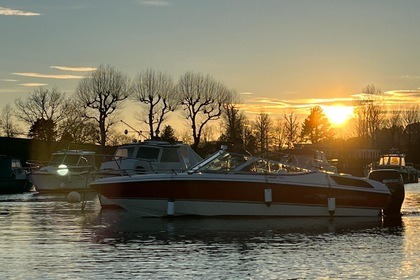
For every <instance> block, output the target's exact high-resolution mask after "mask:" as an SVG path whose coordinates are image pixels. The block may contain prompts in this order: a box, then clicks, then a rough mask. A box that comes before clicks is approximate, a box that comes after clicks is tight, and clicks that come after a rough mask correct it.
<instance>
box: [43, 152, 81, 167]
mask: <svg viewBox="0 0 420 280" xmlns="http://www.w3.org/2000/svg"><path fill="white" fill-rule="evenodd" d="M79 157H80V155H69V154H57V155H53V156H52V157H51V160H50V163H49V165H60V164H67V165H77V163H78V161H79Z"/></svg>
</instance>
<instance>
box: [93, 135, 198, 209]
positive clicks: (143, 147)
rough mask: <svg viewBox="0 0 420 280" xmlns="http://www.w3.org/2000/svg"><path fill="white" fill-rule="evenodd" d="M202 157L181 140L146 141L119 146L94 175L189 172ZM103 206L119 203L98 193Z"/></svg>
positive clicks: (111, 175)
mask: <svg viewBox="0 0 420 280" xmlns="http://www.w3.org/2000/svg"><path fill="white" fill-rule="evenodd" d="M202 160H203V159H202V158H201V157H200V156H199V155H198V154H197V153H196V152H195V151H194V150H193V149H192V148H191V147H190V146H189V145H187V144H185V143H182V142H176V143H169V142H166V141H156V140H145V141H143V142H134V143H130V144H124V145H121V146H119V147H118V148H117V149H116V150H115V153H114V155H113V156H112V158H111V159H110V160H108V161H105V162H103V163H102V164H101V166H100V167H99V170H98V171H97V172H95V178H96V179H98V178H104V177H114V176H124V175H135V174H150V173H172V172H183V171H187V170H188V169H189V168H191V167H192V166H195V165H196V164H197V163H199V162H201V161H202ZM99 199H100V202H101V205H102V207H114V206H116V205H115V204H114V203H113V202H112V201H111V200H109V199H106V198H105V197H104V196H102V195H100V194H99Z"/></svg>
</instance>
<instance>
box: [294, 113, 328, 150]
mask: <svg viewBox="0 0 420 280" xmlns="http://www.w3.org/2000/svg"><path fill="white" fill-rule="evenodd" d="M332 136H333V133H332V130H331V128H330V123H329V121H328V118H327V117H326V115H325V114H324V111H323V110H322V108H321V107H320V106H315V107H312V108H311V112H310V114H309V116H308V117H307V118H306V119H305V121H304V123H303V126H302V132H301V137H302V138H306V139H308V140H309V141H311V143H312V144H316V143H318V142H320V141H322V140H325V139H329V138H332Z"/></svg>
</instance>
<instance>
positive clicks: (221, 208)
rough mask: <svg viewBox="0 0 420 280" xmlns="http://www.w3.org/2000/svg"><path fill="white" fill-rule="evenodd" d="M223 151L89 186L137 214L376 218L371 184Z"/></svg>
mask: <svg viewBox="0 0 420 280" xmlns="http://www.w3.org/2000/svg"><path fill="white" fill-rule="evenodd" d="M290 170H292V169H290V168H288V166H286V165H285V164H282V163H280V161H275V160H273V159H266V158H261V157H252V156H249V155H241V154H234V153H230V152H228V151H226V150H224V149H222V150H220V151H219V152H217V153H215V154H214V155H212V156H210V157H209V158H207V159H205V160H204V161H202V162H201V163H199V164H198V165H196V166H195V167H193V168H192V169H191V170H189V171H188V172H181V173H177V172H172V173H170V174H168V173H160V174H143V175H133V176H121V177H112V178H104V179H100V180H96V181H94V182H92V183H91V184H90V187H91V188H92V189H94V190H95V191H97V192H98V193H100V194H101V195H103V196H105V197H107V198H109V199H112V200H113V201H114V202H115V203H117V204H118V205H119V206H121V207H122V208H124V209H126V210H128V211H133V212H136V213H138V214H140V215H141V216H152V217H162V216H181V215H200V216H330V215H332V216H378V215H380V214H381V211H382V209H385V208H386V207H387V206H388V204H389V203H390V197H391V194H390V191H389V190H388V188H387V187H386V186H385V185H384V184H382V183H380V182H377V181H373V180H368V179H365V178H359V177H354V176H351V175H341V174H332V173H327V172H320V171H309V170H308V171H305V172H301V171H299V172H295V171H290Z"/></svg>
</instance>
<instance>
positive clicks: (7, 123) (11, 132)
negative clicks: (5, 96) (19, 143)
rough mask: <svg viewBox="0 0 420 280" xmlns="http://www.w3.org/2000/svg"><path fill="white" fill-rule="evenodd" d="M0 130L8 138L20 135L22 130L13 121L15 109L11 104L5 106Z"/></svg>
mask: <svg viewBox="0 0 420 280" xmlns="http://www.w3.org/2000/svg"><path fill="white" fill-rule="evenodd" d="M0 128H1V130H2V131H3V132H4V134H5V135H6V136H7V137H15V136H16V135H17V134H19V133H20V132H19V131H20V129H19V127H18V126H17V125H16V124H15V122H14V119H13V109H12V106H11V105H10V104H6V106H4V108H3V111H2V113H1V118H0Z"/></svg>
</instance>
